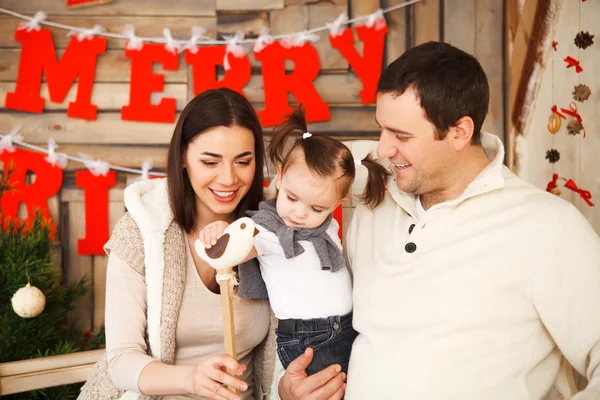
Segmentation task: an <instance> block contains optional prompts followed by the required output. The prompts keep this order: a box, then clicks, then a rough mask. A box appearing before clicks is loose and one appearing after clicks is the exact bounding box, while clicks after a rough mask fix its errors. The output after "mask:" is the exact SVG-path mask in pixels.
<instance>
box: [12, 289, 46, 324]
mask: <svg viewBox="0 0 600 400" xmlns="http://www.w3.org/2000/svg"><path fill="white" fill-rule="evenodd" d="M11 303H12V307H13V310H15V313H17V315H18V316H19V317H22V318H33V317H37V316H38V315H40V314H41V313H42V311H44V307H45V306H46V296H44V293H42V291H41V290H40V289H38V288H36V287H35V286H31V284H30V283H27V285H26V286H23V287H22V288H21V289H19V290H17V291H16V292H15V294H14V295H13V297H12V299H11Z"/></svg>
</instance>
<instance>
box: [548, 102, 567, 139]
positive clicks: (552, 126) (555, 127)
mask: <svg viewBox="0 0 600 400" xmlns="http://www.w3.org/2000/svg"><path fill="white" fill-rule="evenodd" d="M556 109H557V108H556V106H554V107H552V110H551V111H552V113H551V114H550V117H548V131H549V132H550V133H552V134H555V133H556V132H558V131H559V130H560V125H561V121H560V119H561V118H563V119H564V118H565V116H564V115H561V114H560V113H559V112H558V111H556Z"/></svg>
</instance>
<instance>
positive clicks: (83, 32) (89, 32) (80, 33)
mask: <svg viewBox="0 0 600 400" xmlns="http://www.w3.org/2000/svg"><path fill="white" fill-rule="evenodd" d="M103 32H106V29H104V27H102V26H100V25H94V27H93V28H91V29H83V28H76V29H73V30H72V31H69V33H68V34H67V36H74V35H77V40H79V41H80V42H83V41H84V40H85V39H92V38H93V37H94V36H96V35H99V34H101V33H103Z"/></svg>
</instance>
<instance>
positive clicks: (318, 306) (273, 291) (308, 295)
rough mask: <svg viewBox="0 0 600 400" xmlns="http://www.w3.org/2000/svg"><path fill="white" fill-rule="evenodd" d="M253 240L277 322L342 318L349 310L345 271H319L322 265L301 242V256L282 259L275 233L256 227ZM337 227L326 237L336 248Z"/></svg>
mask: <svg viewBox="0 0 600 400" xmlns="http://www.w3.org/2000/svg"><path fill="white" fill-rule="evenodd" d="M257 228H258V230H259V231H260V233H259V234H258V235H257V236H256V237H255V238H254V247H255V249H256V252H257V254H258V257H257V259H258V262H259V264H260V272H261V274H262V278H263V280H264V281H265V284H266V286H267V291H268V293H269V302H270V303H271V308H272V309H273V312H274V313H275V316H276V317H277V318H278V319H288V318H295V319H310V318H325V317H329V316H333V315H344V314H347V313H349V312H350V311H351V310H352V281H351V279H350V274H349V272H348V268H342V269H340V270H339V271H337V272H331V271H329V270H323V269H321V261H320V260H319V256H318V255H317V252H316V250H315V247H314V246H313V244H312V243H311V242H309V241H307V240H300V241H299V243H300V244H301V245H302V247H303V248H304V252H303V253H302V254H300V255H298V256H296V257H292V258H289V259H286V258H285V255H284V253H283V248H282V247H281V245H280V244H279V239H278V238H277V235H275V233H273V232H270V231H269V230H267V229H266V228H264V227H262V226H260V225H258V226H257ZM338 229H339V225H338V223H337V221H336V220H335V219H332V220H331V223H330V224H329V226H328V227H327V234H328V235H329V236H330V237H331V238H332V239H333V241H334V243H335V244H336V246H338V248H339V249H340V251H341V249H342V243H341V242H340V239H339V236H338Z"/></svg>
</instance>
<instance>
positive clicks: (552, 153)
mask: <svg viewBox="0 0 600 400" xmlns="http://www.w3.org/2000/svg"><path fill="white" fill-rule="evenodd" d="M546 159H547V160H548V161H549V162H550V164H554V163H556V162H558V160H560V153H559V152H558V150H556V149H550V150H547V151H546Z"/></svg>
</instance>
